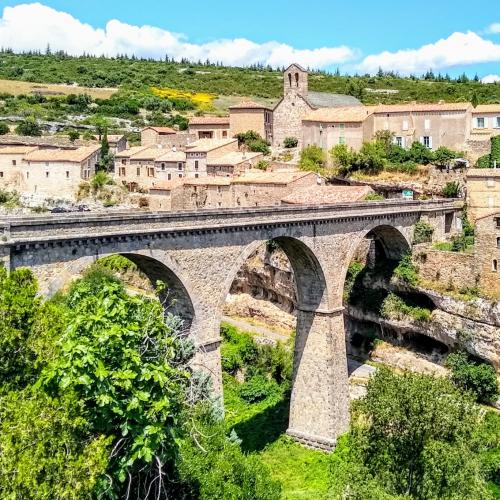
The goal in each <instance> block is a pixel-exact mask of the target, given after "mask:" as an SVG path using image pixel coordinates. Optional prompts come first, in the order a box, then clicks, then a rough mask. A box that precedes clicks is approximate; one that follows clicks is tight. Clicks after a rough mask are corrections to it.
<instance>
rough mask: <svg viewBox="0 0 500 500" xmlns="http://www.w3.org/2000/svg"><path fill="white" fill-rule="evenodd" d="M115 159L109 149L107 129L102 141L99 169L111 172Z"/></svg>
mask: <svg viewBox="0 0 500 500" xmlns="http://www.w3.org/2000/svg"><path fill="white" fill-rule="evenodd" d="M114 161H115V157H114V155H113V153H112V152H111V150H110V148H109V141H108V130H107V129H106V128H105V129H104V131H103V134H102V140H101V159H100V160H99V169H100V170H103V171H104V172H109V171H110V170H112V169H113V167H114Z"/></svg>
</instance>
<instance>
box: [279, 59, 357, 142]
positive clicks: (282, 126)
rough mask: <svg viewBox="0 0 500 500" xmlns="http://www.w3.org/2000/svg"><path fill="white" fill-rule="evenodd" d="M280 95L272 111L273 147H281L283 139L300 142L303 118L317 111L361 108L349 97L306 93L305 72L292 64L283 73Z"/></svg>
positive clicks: (306, 75)
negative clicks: (281, 92)
mask: <svg viewBox="0 0 500 500" xmlns="http://www.w3.org/2000/svg"><path fill="white" fill-rule="evenodd" d="M283 90H284V95H283V97H282V98H281V100H280V101H279V102H278V103H277V104H276V106H275V107H274V110H273V117H272V119H273V137H272V144H273V146H277V147H281V146H283V142H284V140H285V138H287V137H295V138H297V140H298V141H299V146H300V145H301V143H302V120H303V118H304V117H305V116H306V115H308V114H309V113H311V111H314V110H315V109H320V108H334V107H347V106H361V102H360V101H359V100H358V99H356V98H355V97H353V96H349V95H341V94H331V93H326V92H312V91H309V84H308V73H307V71H306V70H305V69H304V68H302V67H301V66H299V65H298V64H292V65H291V66H289V67H288V68H287V69H286V70H285V72H284V73H283Z"/></svg>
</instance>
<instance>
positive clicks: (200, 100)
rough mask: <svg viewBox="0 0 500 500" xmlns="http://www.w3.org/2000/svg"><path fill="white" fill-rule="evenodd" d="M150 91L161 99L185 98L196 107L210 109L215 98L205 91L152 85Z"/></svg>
mask: <svg viewBox="0 0 500 500" xmlns="http://www.w3.org/2000/svg"><path fill="white" fill-rule="evenodd" d="M151 91H152V92H153V94H155V95H156V96H158V97H161V98H163V99H187V100H189V101H191V102H193V104H194V105H195V106H196V107H197V108H198V109H205V110H206V109H210V108H211V107H212V104H213V101H214V99H215V95H214V94H208V93H206V92H184V91H182V90H176V89H171V88H167V87H164V88H159V87H152V88H151Z"/></svg>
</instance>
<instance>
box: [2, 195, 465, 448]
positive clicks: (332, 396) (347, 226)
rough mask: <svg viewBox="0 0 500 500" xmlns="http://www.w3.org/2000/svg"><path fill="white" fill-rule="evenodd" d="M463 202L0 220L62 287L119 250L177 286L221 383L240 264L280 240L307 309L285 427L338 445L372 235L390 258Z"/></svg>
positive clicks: (40, 270)
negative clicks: (224, 322) (354, 314)
mask: <svg viewBox="0 0 500 500" xmlns="http://www.w3.org/2000/svg"><path fill="white" fill-rule="evenodd" d="M461 209H462V203H461V202H460V201H457V200H431V201H403V200H393V201H383V202H362V203H354V204H337V205H314V206H297V207H283V206H280V207H267V208H262V207H259V208H251V209H248V208H247V209H225V210H202V211H197V212H164V213H160V212H157V213H155V212H130V213H125V212H121V213H118V212H116V213H113V212H109V213H106V214H92V213H84V214H81V213H78V214H63V215H57V216H56V215H51V216H38V217H5V218H3V219H0V260H1V261H3V263H4V265H5V267H6V268H7V269H10V270H12V269H16V268H20V267H27V268H30V269H32V271H33V273H34V274H35V275H36V276H37V278H38V281H39V285H40V291H41V293H42V294H44V295H46V296H50V295H52V294H54V293H55V292H56V291H57V290H59V289H60V288H61V287H63V286H64V285H65V284H66V283H68V282H69V281H70V280H71V279H72V277H74V276H75V275H78V274H79V273H81V272H82V271H83V270H84V269H85V268H86V267H88V266H89V265H90V264H92V263H93V262H94V261H95V260H97V259H99V258H102V257H105V256H108V255H114V254H120V255H123V256H125V257H127V258H128V259H130V260H131V261H133V262H134V263H135V264H137V266H138V267H139V268H140V269H141V270H142V271H143V272H144V273H145V274H146V275H147V276H148V277H149V278H150V279H151V281H152V282H153V283H156V281H157V280H161V281H163V282H165V283H166V284H167V285H168V293H169V301H170V299H175V300H172V301H170V303H171V305H170V307H169V311H170V312H172V313H173V314H176V315H179V316H180V317H181V318H183V320H184V322H185V323H184V324H185V326H186V328H187V329H188V330H189V333H190V335H191V337H192V339H193V341H194V342H195V344H196V346H197V353H196V356H195V358H194V361H193V365H195V366H196V367H198V368H201V369H203V370H206V371H208V372H209V373H210V374H211V376H212V379H213V382H214V387H215V389H216V390H217V391H219V392H221V390H222V371H221V358H220V344H221V338H220V322H221V317H222V309H223V306H224V303H225V300H226V297H227V295H228V293H229V290H230V288H231V284H232V283H233V280H234V279H235V277H236V275H237V273H238V271H239V270H240V268H241V267H242V265H243V264H244V262H245V260H246V259H247V258H248V257H249V256H250V255H252V254H253V252H254V251H255V250H256V249H257V248H258V246H259V245H262V244H264V243H265V242H267V241H269V240H274V241H276V242H277V243H278V244H279V246H280V247H281V248H282V249H283V251H284V252H285V253H286V254H287V256H288V258H289V260H290V263H291V266H292V268H293V271H294V276H295V281H296V289H297V299H298V311H297V328H296V341H295V351H294V373H293V383H292V394H291V401H290V416H289V428H288V431H287V432H288V434H290V435H291V436H293V437H294V438H295V439H297V440H298V441H300V442H302V443H304V444H307V445H309V446H313V447H317V448H321V449H326V450H328V449H332V448H333V447H334V446H335V442H336V439H337V437H338V436H339V435H340V434H342V433H343V432H345V431H346V430H347V429H348V424H349V394H348V374H347V360H346V346H345V334H344V315H343V306H342V295H343V288H344V280H345V277H346V273H347V269H348V266H349V263H350V262H351V260H352V258H353V256H354V254H355V252H356V249H357V248H358V246H359V245H360V244H361V243H362V241H363V239H364V238H367V237H368V238H374V239H376V240H378V241H379V243H380V244H381V246H382V248H383V250H384V252H385V256H386V258H388V259H398V258H400V257H401V256H402V255H403V254H404V253H405V252H407V251H408V250H409V249H410V248H411V245H412V238H413V229H414V226H415V223H416V222H418V221H419V220H421V219H423V220H426V221H428V222H429V223H430V224H431V225H432V226H433V227H434V234H435V237H436V238H437V239H442V238H444V237H445V235H446V234H451V233H453V232H454V231H456V230H457V227H458V226H459V224H457V217H459V216H460V211H461Z"/></svg>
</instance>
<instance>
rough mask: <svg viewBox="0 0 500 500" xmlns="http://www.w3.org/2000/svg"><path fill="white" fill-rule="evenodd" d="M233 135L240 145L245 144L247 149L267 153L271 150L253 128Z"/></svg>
mask: <svg viewBox="0 0 500 500" xmlns="http://www.w3.org/2000/svg"><path fill="white" fill-rule="evenodd" d="M235 137H236V138H237V139H238V143H239V144H240V145H242V144H245V145H246V146H247V147H248V149H249V150H250V151H252V152H254V153H263V154H265V155H268V154H269V153H270V152H271V150H270V149H269V144H268V143H267V142H266V141H265V140H264V139H263V138H262V137H261V136H260V134H258V133H257V132H255V131H254V130H248V131H247V132H241V133H239V134H236V136H235Z"/></svg>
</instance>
